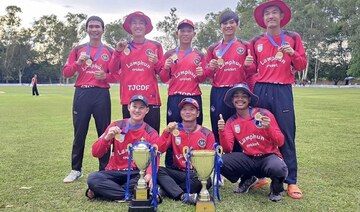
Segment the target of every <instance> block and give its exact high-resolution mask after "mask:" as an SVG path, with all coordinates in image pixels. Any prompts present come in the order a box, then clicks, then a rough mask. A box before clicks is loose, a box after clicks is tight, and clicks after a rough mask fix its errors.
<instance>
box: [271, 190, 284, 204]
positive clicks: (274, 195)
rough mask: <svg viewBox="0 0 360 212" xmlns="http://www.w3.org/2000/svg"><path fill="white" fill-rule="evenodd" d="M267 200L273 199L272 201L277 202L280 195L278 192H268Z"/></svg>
mask: <svg viewBox="0 0 360 212" xmlns="http://www.w3.org/2000/svg"><path fill="white" fill-rule="evenodd" d="M269 200H271V201H273V202H279V201H280V200H282V196H281V194H280V193H278V194H275V193H273V192H270V193H269Z"/></svg>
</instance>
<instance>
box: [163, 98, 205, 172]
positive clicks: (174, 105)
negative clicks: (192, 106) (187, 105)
mask: <svg viewBox="0 0 360 212" xmlns="http://www.w3.org/2000/svg"><path fill="white" fill-rule="evenodd" d="M188 97H190V98H193V99H195V100H196V101H197V102H198V104H199V107H200V115H199V117H198V118H197V119H196V122H197V124H200V125H202V122H203V110H202V99H201V95H198V96H185V95H172V96H168V101H167V115H166V124H169V123H170V122H173V121H175V122H178V123H180V122H182V119H181V116H180V109H179V107H178V105H179V103H180V102H181V100H183V99H184V98H188ZM172 164H173V149H172V148H169V149H168V150H167V151H166V155H165V165H166V167H171V166H172Z"/></svg>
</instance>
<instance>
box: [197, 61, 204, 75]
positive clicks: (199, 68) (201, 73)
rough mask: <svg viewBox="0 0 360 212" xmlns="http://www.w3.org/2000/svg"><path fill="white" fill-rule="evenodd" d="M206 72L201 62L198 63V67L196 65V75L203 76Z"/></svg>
mask: <svg viewBox="0 0 360 212" xmlns="http://www.w3.org/2000/svg"><path fill="white" fill-rule="evenodd" d="M203 74H204V69H203V68H202V66H201V62H200V63H199V64H198V67H196V75H197V76H199V77H200V76H202V75H203Z"/></svg>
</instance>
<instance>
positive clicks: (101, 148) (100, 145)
mask: <svg viewBox="0 0 360 212" xmlns="http://www.w3.org/2000/svg"><path fill="white" fill-rule="evenodd" d="M113 125H114V123H112V124H110V125H109V126H108V127H107V128H106V130H105V132H104V133H103V134H102V135H101V136H100V137H99V138H98V139H97V141H96V142H95V143H94V144H93V145H92V149H91V152H92V155H93V156H94V157H97V158H101V157H102V156H104V155H105V154H106V153H107V151H108V150H109V148H110V146H111V144H112V143H113V141H114V139H111V140H109V141H107V140H106V139H105V135H107V133H108V131H109V129H110V127H112V126H113Z"/></svg>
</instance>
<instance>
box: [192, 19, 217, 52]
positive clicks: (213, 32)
mask: <svg viewBox="0 0 360 212" xmlns="http://www.w3.org/2000/svg"><path fill="white" fill-rule="evenodd" d="M220 13H221V12H218V13H209V14H207V15H206V16H205V23H202V22H200V23H197V25H196V28H197V34H196V38H195V40H194V45H195V46H197V48H198V49H202V50H206V49H207V48H208V47H209V46H210V45H211V44H212V43H214V42H216V41H219V40H220V39H221V31H220V27H219V21H218V20H219V16H220Z"/></svg>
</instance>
